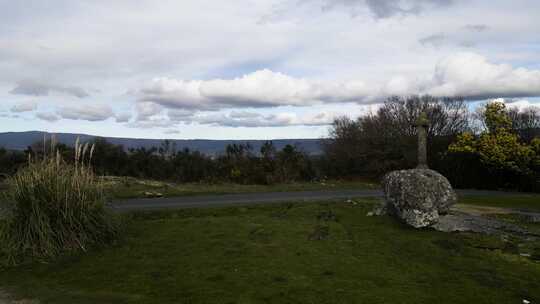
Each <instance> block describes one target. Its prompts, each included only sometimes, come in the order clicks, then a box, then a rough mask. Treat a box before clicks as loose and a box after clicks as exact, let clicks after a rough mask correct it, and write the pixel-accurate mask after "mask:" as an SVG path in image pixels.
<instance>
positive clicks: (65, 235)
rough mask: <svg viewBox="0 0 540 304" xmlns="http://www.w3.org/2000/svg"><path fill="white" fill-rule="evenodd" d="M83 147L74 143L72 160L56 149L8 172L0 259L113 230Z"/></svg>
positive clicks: (50, 251) (74, 246)
mask: <svg viewBox="0 0 540 304" xmlns="http://www.w3.org/2000/svg"><path fill="white" fill-rule="evenodd" d="M88 148H89V146H88V145H84V146H81V145H79V144H78V143H76V146H75V162H74V163H72V164H68V163H67V162H65V161H63V160H62V158H61V156H60V154H59V153H58V152H56V153H54V154H53V153H51V154H53V155H54V156H44V157H43V158H42V159H40V160H29V162H28V165H27V166H26V167H24V168H22V169H21V170H19V171H18V172H17V173H16V174H15V175H14V176H13V177H10V178H8V180H7V184H8V188H7V190H6V193H5V197H4V199H3V203H4V204H5V205H6V206H7V210H8V213H9V215H8V216H7V218H6V219H5V220H4V223H3V225H2V226H0V249H1V251H2V255H3V260H4V261H3V262H4V264H16V263H18V262H20V261H21V260H22V259H24V258H38V259H41V258H51V257H55V256H58V255H60V254H61V253H65V252H74V251H81V250H82V251H86V250H87V249H88V248H89V247H90V246H92V245H99V244H103V243H106V242H108V241H110V240H112V239H114V238H115V237H116V236H117V233H118V228H119V225H118V221H117V220H116V219H115V218H114V217H113V216H112V215H111V214H110V213H109V212H108V211H107V210H106V209H105V198H104V193H103V188H102V184H101V182H100V181H99V180H98V179H97V178H96V176H95V175H94V173H93V171H92V169H91V168H90V166H89V165H88V164H89V163H90V159H91V154H92V150H93V149H88ZM51 150H52V149H51ZM88 150H90V151H88ZM87 152H89V153H87ZM85 155H88V157H87V158H86V160H85Z"/></svg>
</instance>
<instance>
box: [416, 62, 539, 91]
mask: <svg viewBox="0 0 540 304" xmlns="http://www.w3.org/2000/svg"><path fill="white" fill-rule="evenodd" d="M432 80H433V81H432V83H429V82H428V83H426V85H427V86H428V87H426V88H425V90H423V92H422V93H428V94H432V95H436V96H464V97H466V98H469V99H487V98H496V97H527V96H540V70H530V69H526V68H513V67H512V66H511V65H509V64H494V63H490V62H488V61H487V59H486V58H485V57H482V56H480V55H478V54H475V53H459V54H456V55H452V56H449V57H447V58H445V59H443V60H441V61H440V62H439V63H438V64H437V66H436V67H435V72H434V74H433V79H432Z"/></svg>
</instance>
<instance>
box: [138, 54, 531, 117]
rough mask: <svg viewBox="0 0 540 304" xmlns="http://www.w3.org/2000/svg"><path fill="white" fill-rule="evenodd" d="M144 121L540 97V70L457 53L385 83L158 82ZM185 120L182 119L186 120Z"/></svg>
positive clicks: (263, 76) (145, 102) (276, 77)
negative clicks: (232, 111)
mask: <svg viewBox="0 0 540 304" xmlns="http://www.w3.org/2000/svg"><path fill="white" fill-rule="evenodd" d="M140 94H141V96H140V100H141V102H139V103H138V105H137V109H138V112H139V116H140V117H142V118H145V117H149V116H152V115H156V114H159V113H160V112H161V108H160V107H159V106H157V105H156V104H160V105H162V106H164V107H168V108H174V109H182V111H188V112H183V113H184V114H185V113H191V112H189V111H195V110H201V111H208V110H219V109H226V108H270V107H279V106H299V107H302V106H311V105H318V104H325V103H326V104H327V103H341V102H356V103H359V104H369V103H374V102H377V101H380V100H381V99H383V98H386V97H387V96H391V95H410V94H431V95H435V96H462V97H465V98H467V99H473V100H478V99H486V98H494V97H500V96H503V97H519V96H539V95H540V70H530V69H525V68H513V67H512V66H511V65H508V64H494V63H490V62H488V61H487V59H486V58H485V57H483V56H480V55H478V54H475V53H457V54H455V55H451V56H448V57H446V58H443V59H442V60H440V61H439V63H438V64H437V65H436V66H435V67H434V69H433V71H432V72H431V73H427V74H425V75H419V76H417V77H406V76H400V75H396V76H393V77H391V78H390V79H389V80H388V81H386V82H382V83H372V84H370V85H367V84H366V83H364V82H363V81H362V80H354V81H321V80H312V79H306V78H295V77H292V76H289V75H285V74H283V73H278V72H273V71H270V70H266V69H265V70H259V71H256V72H253V73H250V74H246V75H244V76H242V77H238V78H234V79H228V80H227V79H214V80H204V81H203V80H176V79H170V78H158V79H154V80H153V81H151V82H150V83H149V84H148V85H147V86H146V87H145V88H143V89H142V90H140ZM180 116H181V115H180Z"/></svg>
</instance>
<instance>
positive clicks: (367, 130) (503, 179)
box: [324, 96, 540, 192]
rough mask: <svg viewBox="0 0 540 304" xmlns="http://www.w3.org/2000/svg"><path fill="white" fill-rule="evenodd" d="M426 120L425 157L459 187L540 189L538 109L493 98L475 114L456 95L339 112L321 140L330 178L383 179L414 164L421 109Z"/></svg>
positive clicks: (394, 99)
mask: <svg viewBox="0 0 540 304" xmlns="http://www.w3.org/2000/svg"><path fill="white" fill-rule="evenodd" d="M422 112H425V113H426V114H427V116H428V119H429V121H430V126H429V129H428V161H429V165H430V167H431V168H433V169H435V170H437V171H440V172H441V173H443V174H444V175H445V176H447V177H448V178H449V180H450V182H451V183H452V184H453V185H454V186H455V187H459V188H480V189H514V190H522V191H536V192H539V191H540V114H539V111H538V109H537V108H532V107H531V108H527V109H521V110H520V109H517V108H506V106H505V105H504V103H500V102H491V103H487V104H486V105H485V106H483V107H481V108H479V109H478V110H477V111H475V112H472V113H471V112H470V111H469V110H468V107H467V104H466V103H465V101H464V100H463V99H461V98H435V97H432V96H411V97H392V98H389V99H388V100H386V102H385V103H384V104H383V105H382V106H381V107H380V108H379V109H378V110H377V111H376V112H375V113H371V114H369V115H366V116H362V117H359V118H357V119H355V120H353V119H350V118H347V117H342V118H339V119H336V120H335V121H334V123H333V125H332V127H331V128H330V137H329V139H327V140H326V141H325V142H324V151H325V157H324V159H325V163H326V164H327V166H326V167H325V172H327V173H328V175H330V176H371V177H380V176H382V175H383V174H385V173H386V172H388V171H391V170H396V169H405V168H413V167H415V166H416V148H417V139H416V127H415V122H416V120H417V119H418V116H419V115H420V113H422Z"/></svg>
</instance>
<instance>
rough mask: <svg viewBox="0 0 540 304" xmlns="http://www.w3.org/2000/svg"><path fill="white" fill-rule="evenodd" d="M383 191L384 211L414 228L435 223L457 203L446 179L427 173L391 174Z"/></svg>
mask: <svg viewBox="0 0 540 304" xmlns="http://www.w3.org/2000/svg"><path fill="white" fill-rule="evenodd" d="M383 187H384V189H383V190H384V196H385V201H386V205H385V209H386V211H387V212H388V213H390V214H393V215H395V216H397V217H398V218H399V219H401V220H402V221H404V222H405V223H407V224H409V225H411V226H413V227H415V228H420V227H427V226H431V225H433V224H435V223H437V221H438V220H439V216H440V215H441V214H446V213H447V212H448V211H449V209H450V206H452V205H453V204H455V203H456V201H457V197H456V193H455V192H454V190H453V189H452V186H451V185H450V182H448V180H447V179H446V177H444V176H442V175H441V174H439V173H438V172H436V171H433V170H430V169H411V170H399V171H392V172H390V173H388V174H387V175H385V176H384V178H383Z"/></svg>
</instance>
